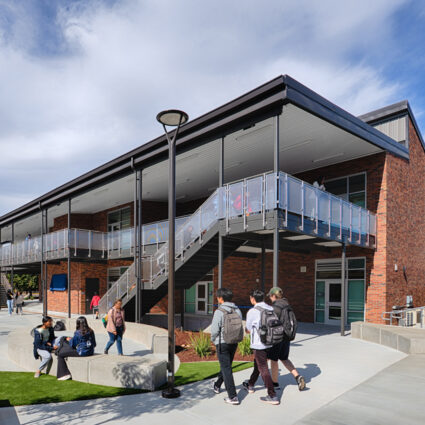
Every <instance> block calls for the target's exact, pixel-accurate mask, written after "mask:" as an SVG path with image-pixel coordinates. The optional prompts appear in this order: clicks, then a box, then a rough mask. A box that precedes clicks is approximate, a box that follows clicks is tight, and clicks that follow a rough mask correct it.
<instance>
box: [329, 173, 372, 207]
mask: <svg viewBox="0 0 425 425" xmlns="http://www.w3.org/2000/svg"><path fill="white" fill-rule="evenodd" d="M325 186H326V191H327V192H329V193H332V194H334V195H337V196H339V197H341V198H342V199H344V200H346V201H349V202H351V203H352V204H355V205H358V206H360V207H363V208H366V173H361V174H355V175H353V176H347V177H342V178H338V179H332V180H328V181H326V182H325Z"/></svg>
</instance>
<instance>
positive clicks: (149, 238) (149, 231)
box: [143, 223, 158, 245]
mask: <svg viewBox="0 0 425 425" xmlns="http://www.w3.org/2000/svg"><path fill="white" fill-rule="evenodd" d="M157 240H158V237H157V225H156V223H154V224H146V225H144V226H143V245H151V244H156V243H157Z"/></svg>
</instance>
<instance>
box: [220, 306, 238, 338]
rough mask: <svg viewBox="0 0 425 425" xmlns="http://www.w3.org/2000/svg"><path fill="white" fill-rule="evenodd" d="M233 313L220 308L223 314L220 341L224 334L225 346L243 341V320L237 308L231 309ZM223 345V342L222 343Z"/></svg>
mask: <svg viewBox="0 0 425 425" xmlns="http://www.w3.org/2000/svg"><path fill="white" fill-rule="evenodd" d="M231 309H232V310H231V311H230V312H229V311H227V310H226V309H224V308H221V307H219V308H218V310H220V311H221V312H222V313H223V324H222V327H221V329H220V331H222V332H220V339H221V335H222V334H223V339H224V341H223V342H224V343H225V344H237V343H239V342H241V341H242V340H243V337H244V329H243V323H242V319H241V318H240V316H239V314H238V313H237V312H236V307H231ZM220 343H221V341H220Z"/></svg>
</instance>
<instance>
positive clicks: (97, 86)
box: [0, 0, 425, 215]
mask: <svg viewBox="0 0 425 425" xmlns="http://www.w3.org/2000/svg"><path fill="white" fill-rule="evenodd" d="M265 5H267V7H265ZM424 24H425V3H424V2H418V1H413V0H394V1H392V0H374V1H370V0H368V1H364V0H357V1H348V0H347V1H344V2H341V1H338V0H333V1H327V0H322V1H320V2H319V1H314V0H308V1H307V0H299V1H297V2H294V1H286V0H270V1H268V2H262V3H260V2H258V0H256V1H254V0H239V1H233V2H228V1H225V0H214V1H210V2H207V1H203V2H200V1H199V0H181V1H179V2H176V1H172V0H121V1H114V0H108V1H107V0H105V1H100V0H74V1H71V0H58V1H53V0H37V1H32V0H21V1H19V0H17V1H14V2H11V1H10V0H0V153H1V158H2V161H1V167H0V215H2V214H4V213H6V212H8V211H10V210H12V209H14V208H16V207H19V206H20V205H22V204H23V203H25V202H27V201H30V200H31V199H33V198H35V197H36V196H39V195H41V194H43V193H45V192H47V191H48V190H50V189H52V188H54V187H56V186H58V185H60V184H62V183H65V182H66V181H68V180H70V179H72V178H74V177H77V176H78V175H80V174H82V173H83V172H85V171H88V170H90V169H92V168H94V167H96V166H98V165H100V164H102V163H103V162H105V161H108V160H110V159H112V158H114V157H116V156H118V155H120V154H122V153H124V152H127V151H129V150H130V149H132V148H134V147H136V146H139V145H141V144H143V143H145V142H146V141H148V140H150V139H151V138H153V137H155V136H157V135H159V134H161V133H162V129H161V128H160V127H159V125H158V124H157V123H156V121H155V116H156V113H157V112H158V111H160V110H161V109H164V108H169V107H179V108H182V109H184V110H186V111H187V112H188V113H189V114H190V116H191V117H192V118H195V117H196V116H198V115H200V114H202V113H205V112H207V111H209V110H210V109H212V108H215V107H217V106H219V105H221V104H223V103H225V102H227V101H229V100H231V99H233V98H234V97H237V96H239V95H240V94H242V93H244V92H246V91H248V90H250V89H252V88H254V87H256V86H258V85H260V84H262V83H264V82H265V81H268V80H270V79H272V78H274V77H275V76H277V75H279V74H289V75H291V76H292V77H294V78H295V79H297V80H299V81H300V82H302V83H304V84H306V85H307V86H309V87H310V88H312V89H314V90H315V91H317V92H318V93H320V94H322V95H323V96H325V97H326V98H328V99H329V100H331V101H333V102H335V103H337V104H338V105H339V106H342V107H343V108H345V109H347V110H348V111H349V112H352V113H354V114H362V113H366V112H368V111H370V110H373V109H376V108H379V107H382V106H385V105H388V104H390V103H393V102H397V101H399V100H403V99H408V100H409V101H410V103H411V106H412V108H413V111H414V113H415V115H416V118H417V121H418V123H419V126H420V128H421V129H423V131H425V90H424V87H425V72H424V71H423V70H424V69H425V51H424V50H425V47H424V46H425V30H424V28H425V25H424Z"/></svg>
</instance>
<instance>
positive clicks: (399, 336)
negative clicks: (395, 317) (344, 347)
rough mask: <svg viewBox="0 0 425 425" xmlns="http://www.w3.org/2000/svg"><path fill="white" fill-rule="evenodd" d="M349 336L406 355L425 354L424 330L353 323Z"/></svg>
mask: <svg viewBox="0 0 425 425" xmlns="http://www.w3.org/2000/svg"><path fill="white" fill-rule="evenodd" d="M351 336H352V337H353V338H358V339H363V340H365V341H369V342H375V343H377V344H381V345H385V346H387V347H390V348H394V349H395V350H398V351H401V352H403V353H406V354H425V329H420V328H406V327H403V326H391V325H378V324H375V323H366V322H353V323H352V324H351Z"/></svg>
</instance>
